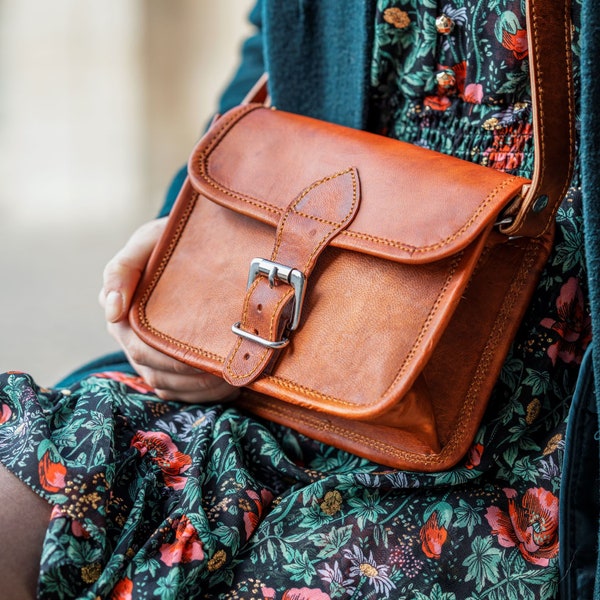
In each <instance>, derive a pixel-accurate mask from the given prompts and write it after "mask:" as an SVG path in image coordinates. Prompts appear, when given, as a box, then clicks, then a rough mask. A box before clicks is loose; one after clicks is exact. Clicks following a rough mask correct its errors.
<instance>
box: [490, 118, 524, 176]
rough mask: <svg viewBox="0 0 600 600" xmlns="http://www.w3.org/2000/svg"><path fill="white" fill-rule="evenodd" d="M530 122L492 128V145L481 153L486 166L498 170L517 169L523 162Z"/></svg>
mask: <svg viewBox="0 0 600 600" xmlns="http://www.w3.org/2000/svg"><path fill="white" fill-rule="evenodd" d="M532 132H533V130H532V128H531V123H525V124H521V125H518V126H517V127H514V128H508V127H499V128H498V129H494V139H493V142H492V145H491V146H490V147H489V148H486V150H485V151H484V153H483V155H484V156H485V158H486V159H487V164H488V166H490V167H492V168H494V169H498V170H499V171H509V170H514V169H517V168H518V167H519V166H520V164H521V163H522V162H523V158H524V156H525V155H524V153H523V150H524V148H525V144H526V143H527V141H528V140H529V139H530V138H531V135H532Z"/></svg>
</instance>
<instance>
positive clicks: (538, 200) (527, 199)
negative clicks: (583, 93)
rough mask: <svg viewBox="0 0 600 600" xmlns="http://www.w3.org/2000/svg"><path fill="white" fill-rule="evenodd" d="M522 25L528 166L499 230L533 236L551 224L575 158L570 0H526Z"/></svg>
mask: <svg viewBox="0 0 600 600" xmlns="http://www.w3.org/2000/svg"><path fill="white" fill-rule="evenodd" d="M527 28H528V32H529V34H528V42H529V69H530V80H531V100H532V108H533V128H534V170H533V176H532V181H531V185H530V186H529V189H528V190H526V193H525V196H524V198H523V201H522V202H521V204H520V206H519V207H518V208H517V209H516V210H515V214H514V215H513V219H512V222H511V223H510V224H508V225H506V226H504V227H503V228H502V231H503V233H506V234H508V235H521V236H529V237H537V236H541V235H543V234H544V233H545V232H546V231H547V229H548V227H549V226H550V224H551V223H552V221H553V219H554V216H555V214H556V211H557V210H558V207H559V206H560V203H561V201H562V199H563V198H564V196H565V194H566V193H567V189H568V187H569V184H570V183H571V177H572V175H573V167H574V161H575V106H574V93H573V76H572V75H573V74H572V63H571V3H570V1H569V0H564V1H563V2H560V1H558V0H528V2H527Z"/></svg>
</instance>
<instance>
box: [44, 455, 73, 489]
mask: <svg viewBox="0 0 600 600" xmlns="http://www.w3.org/2000/svg"><path fill="white" fill-rule="evenodd" d="M38 474H39V476H40V484H41V485H42V487H43V488H44V489H45V490H46V491H47V492H51V493H52V494H56V493H57V492H60V490H62V489H63V488H64V487H65V475H66V474H67V468H66V467H65V465H63V464H62V463H59V462H54V461H53V460H52V459H51V458H50V451H49V450H46V452H45V453H44V456H42V459H41V460H40V462H39V464H38Z"/></svg>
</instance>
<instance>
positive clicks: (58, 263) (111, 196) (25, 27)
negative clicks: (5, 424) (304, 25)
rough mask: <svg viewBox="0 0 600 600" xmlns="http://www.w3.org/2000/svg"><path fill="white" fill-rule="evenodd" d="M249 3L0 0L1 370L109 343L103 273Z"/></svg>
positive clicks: (152, 210)
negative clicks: (103, 306) (100, 296)
mask: <svg viewBox="0 0 600 600" xmlns="http://www.w3.org/2000/svg"><path fill="white" fill-rule="evenodd" d="M253 3H254V2H253V0H219V1H218V2H215V1H214V0H102V1H101V2H98V1H97V0H53V1H52V2H48V1H47V0H0V371H6V370H20V371H27V372H29V373H31V374H32V375H33V376H34V377H35V378H36V379H37V380H38V382H39V383H40V384H42V385H52V384H53V383H54V382H56V381H57V380H58V379H59V378H60V377H62V376H63V375H65V374H66V373H67V372H68V371H70V370H72V369H74V368H76V367H78V366H79V365H80V364H82V363H83V362H86V361H87V360H89V359H91V358H95V357H97V356H98V355H100V354H102V353H105V352H109V351H113V350H115V349H116V344H115V343H114V342H113V341H112V340H111V338H110V337H109V336H108V333H106V330H105V326H104V322H103V317H102V311H101V310H100V308H99V306H98V304H97V295H98V292H99V290H100V285H101V276H102V269H103V267H104V265H105V263H106V262H107V261H108V260H109V259H110V257H111V256H112V255H113V254H114V253H115V252H116V251H117V250H118V249H119V248H120V247H121V246H122V244H123V243H124V242H125V241H126V240H127V238H128V237H129V235H130V233H131V232H132V231H133V230H134V229H135V227H136V226H137V225H139V224H141V223H142V222H144V221H146V220H149V219H151V218H153V216H154V215H155V214H156V212H157V210H158V208H159V207H160V205H161V202H162V199H163V195H164V192H165V189H166V187H167V185H168V183H169V181H170V178H171V176H172V175H173V174H174V173H175V171H176V170H177V169H178V168H179V167H180V166H181V165H182V164H184V163H185V161H186V159H187V154H188V153H189V151H190V150H191V148H192V147H193V145H194V143H195V141H196V140H197V139H198V136H199V134H200V132H201V131H202V129H203V127H204V125H205V124H206V122H207V120H208V118H209V117H210V115H211V114H212V112H213V111H214V109H215V104H216V99H217V97H218V94H219V91H220V90H221V89H222V88H223V86H224V85H225V83H226V82H227V81H228V79H229V77H230V76H231V75H232V73H233V72H234V70H235V68H236V66H237V57H238V51H239V47H240V44H241V42H242V41H243V39H244V38H245V36H246V35H247V34H248V33H249V32H250V26H249V25H248V23H247V15H248V13H249V11H250V9H251V8H252V6H253Z"/></svg>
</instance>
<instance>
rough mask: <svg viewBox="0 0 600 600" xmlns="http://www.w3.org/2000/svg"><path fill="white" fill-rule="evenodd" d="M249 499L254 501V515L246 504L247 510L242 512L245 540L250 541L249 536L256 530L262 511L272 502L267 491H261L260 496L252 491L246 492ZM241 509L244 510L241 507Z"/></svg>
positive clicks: (271, 497)
mask: <svg viewBox="0 0 600 600" xmlns="http://www.w3.org/2000/svg"><path fill="white" fill-rule="evenodd" d="M246 493H247V494H248V496H249V497H250V498H252V500H253V501H254V504H255V505H256V510H257V512H256V513H253V512H251V511H250V508H251V506H250V505H249V504H248V507H247V508H248V510H244V526H245V528H246V539H250V536H251V535H252V534H253V533H254V531H255V530H256V527H257V526H258V523H259V522H260V517H261V515H262V512H263V510H264V509H265V508H266V507H267V506H268V505H269V504H270V503H271V500H273V494H271V492H269V490H261V492H260V496H259V495H258V494H257V493H256V492H253V491H252V490H248V491H247V492H246ZM242 508H246V507H244V506H242Z"/></svg>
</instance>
